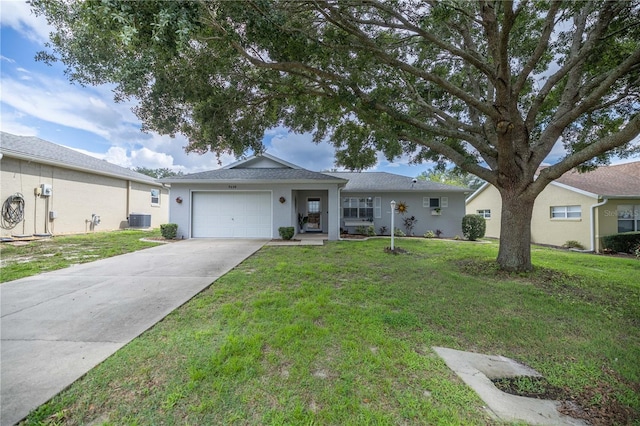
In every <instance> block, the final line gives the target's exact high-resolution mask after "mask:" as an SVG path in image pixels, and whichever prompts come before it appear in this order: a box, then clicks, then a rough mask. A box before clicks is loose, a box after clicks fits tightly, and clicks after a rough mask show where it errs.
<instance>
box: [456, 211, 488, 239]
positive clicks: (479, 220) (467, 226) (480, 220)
mask: <svg viewBox="0 0 640 426" xmlns="http://www.w3.org/2000/svg"><path fill="white" fill-rule="evenodd" d="M486 229H487V223H486V222H485V220H484V217H482V216H480V215H479V214H468V215H465V216H464V217H463V218H462V235H464V236H465V238H466V239H468V240H470V241H475V240H477V239H478V238H482V237H484V233H485V231H486Z"/></svg>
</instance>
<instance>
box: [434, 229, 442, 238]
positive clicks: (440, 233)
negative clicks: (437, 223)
mask: <svg viewBox="0 0 640 426" xmlns="http://www.w3.org/2000/svg"><path fill="white" fill-rule="evenodd" d="M442 234H443V232H442V231H441V230H440V229H436V237H438V238H440V236H441V235H442Z"/></svg>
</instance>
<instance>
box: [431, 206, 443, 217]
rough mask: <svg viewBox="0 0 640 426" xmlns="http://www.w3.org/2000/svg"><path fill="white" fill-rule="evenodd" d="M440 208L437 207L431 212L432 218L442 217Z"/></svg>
mask: <svg viewBox="0 0 640 426" xmlns="http://www.w3.org/2000/svg"><path fill="white" fill-rule="evenodd" d="M440 211H441V210H440V207H436V208H435V209H433V210H431V215H432V216H440Z"/></svg>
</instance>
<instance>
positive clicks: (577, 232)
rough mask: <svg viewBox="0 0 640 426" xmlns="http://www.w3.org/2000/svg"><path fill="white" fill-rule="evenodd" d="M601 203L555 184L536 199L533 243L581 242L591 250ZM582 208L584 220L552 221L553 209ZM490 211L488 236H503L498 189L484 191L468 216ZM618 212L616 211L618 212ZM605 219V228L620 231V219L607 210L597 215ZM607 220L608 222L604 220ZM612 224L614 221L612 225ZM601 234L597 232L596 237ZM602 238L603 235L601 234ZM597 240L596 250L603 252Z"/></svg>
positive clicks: (603, 222) (532, 225) (475, 201)
mask: <svg viewBox="0 0 640 426" xmlns="http://www.w3.org/2000/svg"><path fill="white" fill-rule="evenodd" d="M597 202H598V200H597V199H596V198H594V197H592V196H588V195H585V194H581V193H578V192H575V191H571V190H569V189H566V188H562V187H560V186H556V185H554V184H551V185H549V186H547V188H545V189H544V191H542V193H541V194H540V195H539V196H538V198H537V199H536V202H535V204H534V207H533V217H532V219H531V241H532V242H533V243H538V244H550V245H554V246H562V245H563V244H565V243H566V242H567V241H569V240H574V241H578V242H579V243H580V244H582V245H583V246H584V247H585V248H586V249H590V248H591V230H590V226H591V224H590V215H591V206H592V205H594V204H596V203H597ZM576 205H577V206H580V209H581V213H582V217H581V218H580V219H573V218H570V219H552V218H551V207H552V206H554V207H555V206H558V207H559V206H576ZM483 209H490V210H491V219H490V220H487V232H486V236H487V237H496V238H497V237H499V236H500V215H501V209H502V201H501V199H500V193H499V192H498V190H497V189H496V188H495V187H494V186H491V185H489V186H487V187H486V188H485V189H484V190H483V191H482V192H480V193H479V194H478V195H477V196H476V197H474V198H473V199H472V200H471V201H469V202H468V203H467V207H466V211H467V214H475V213H476V212H477V211H478V210H483ZM614 210H615V209H614ZM596 216H598V217H599V218H600V219H601V220H602V223H601V225H600V226H601V227H602V226H604V227H607V229H609V228H611V227H613V229H614V232H613V233H615V232H617V222H616V221H617V218H615V217H613V218H610V217H608V218H605V217H604V216H605V213H604V209H602V208H600V209H599V211H598V212H597V214H596ZM604 219H606V220H604ZM610 222H614V223H613V224H611V223H610ZM598 234H599V232H598V230H596V236H597V235H598ZM601 235H602V234H601ZM597 243H598V238H596V247H595V248H596V250H598V249H599V245H598V244H597Z"/></svg>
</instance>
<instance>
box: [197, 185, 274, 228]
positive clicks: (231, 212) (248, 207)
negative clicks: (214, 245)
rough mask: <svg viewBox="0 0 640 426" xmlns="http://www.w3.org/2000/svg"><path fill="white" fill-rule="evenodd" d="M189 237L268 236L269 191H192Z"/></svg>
mask: <svg viewBox="0 0 640 426" xmlns="http://www.w3.org/2000/svg"><path fill="white" fill-rule="evenodd" d="M191 214H192V226H191V229H192V232H191V235H192V237H195V238H198V237H216V238H232V237H235V238H271V237H272V218H271V193H270V192H237V193H225V192H194V193H193V196H192V213H191Z"/></svg>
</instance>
